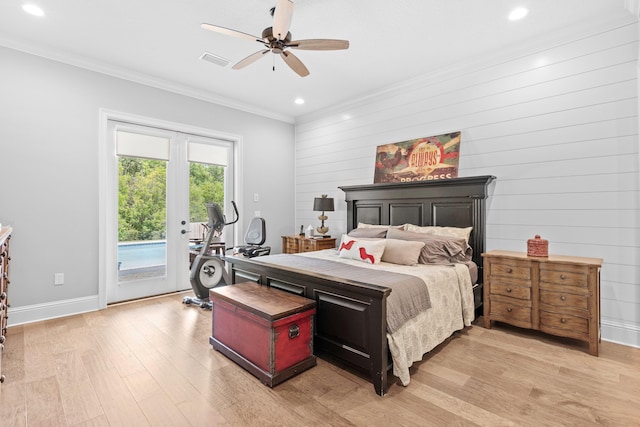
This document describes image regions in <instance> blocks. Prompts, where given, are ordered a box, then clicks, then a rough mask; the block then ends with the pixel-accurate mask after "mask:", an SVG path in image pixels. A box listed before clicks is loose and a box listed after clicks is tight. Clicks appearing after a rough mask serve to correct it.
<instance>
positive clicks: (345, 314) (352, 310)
mask: <svg viewBox="0 0 640 427" xmlns="http://www.w3.org/2000/svg"><path fill="white" fill-rule="evenodd" d="M225 260H226V261H227V262H229V263H230V264H231V277H232V282H233V283H239V282H246V281H253V282H257V283H260V284H263V285H266V286H270V287H273V288H277V289H281V290H284V291H287V292H291V293H294V294H297V295H301V296H304V297H306V298H310V299H313V300H315V301H316V304H317V305H316V309H317V312H316V316H315V319H314V321H315V325H314V344H313V345H314V349H315V350H316V351H317V353H319V354H326V355H329V356H330V357H333V358H337V359H339V360H341V361H344V362H346V363H347V364H348V365H351V366H354V367H356V368H359V369H360V370H364V371H365V372H366V373H367V374H368V375H369V377H370V378H371V382H372V383H373V386H374V388H375V391H376V393H377V394H378V395H380V396H383V395H384V394H385V393H386V392H387V388H388V375H389V369H390V367H391V364H390V360H389V349H388V344H387V336H386V329H387V328H386V318H387V305H386V303H387V297H388V296H389V294H390V292H391V290H390V289H389V288H385V287H381V286H375V285H368V284H365V283H360V282H354V281H347V280H345V281H341V280H332V279H329V278H327V277H323V276H320V275H315V274H310V273H308V272H303V271H300V270H296V269H289V268H286V267H280V266H270V265H266V264H261V263H260V262H258V261H255V260H250V259H246V258H244V257H235V256H229V257H226V258H225Z"/></svg>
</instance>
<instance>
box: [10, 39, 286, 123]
mask: <svg viewBox="0 0 640 427" xmlns="http://www.w3.org/2000/svg"><path fill="white" fill-rule="evenodd" d="M0 46H4V47H6V48H9V49H13V50H17V51H20V52H24V53H28V54H30V55H35V56H39V57H41V58H45V59H49V60H51V61H56V62H61V63H64V64H67V65H72V66H74V67H78V68H83V69H85V70H89V71H93V72H96V73H100V74H105V75H108V76H111V77H116V78H119V79H122V80H127V81H130V82H133V83H138V84H142V85H145V86H150V87H153V88H156V89H161V90H164V91H167V92H172V93H175V94H178V95H183V96H187V97H190V98H194V99H199V100H201V101H205V102H209V103H212V104H216V105H220V106H223V107H228V108H232V109H234V110H239V111H243V112H245V113H251V114H256V115H259V116H263V117H267V118H269V119H274V120H278V121H281V122H286V123H295V119H294V117H292V116H287V115H282V114H275V113H273V112H272V111H268V110H263V109H260V108H256V107H255V106H252V105H249V104H244V103H240V102H238V101H235V100H233V99H230V98H226V97H223V96H220V95H217V94H215V93H213V92H206V91H202V90H200V89H195V88H193V87H190V86H187V85H183V84H180V83H176V82H172V81H169V80H165V79H161V78H158V77H156V76H152V75H148V74H144V73H138V72H134V71H131V70H128V69H125V68H121V67H114V66H113V65H110V64H106V63H104V62H100V61H92V60H89V59H87V58H85V57H81V56H78V55H73V54H70V53H67V52H62V51H58V50H55V49H44V48H42V47H40V46H36V45H34V44H29V43H24V42H20V41H16V40H13V39H10V38H6V37H2V36H0Z"/></svg>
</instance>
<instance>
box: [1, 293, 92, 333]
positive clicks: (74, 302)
mask: <svg viewBox="0 0 640 427" xmlns="http://www.w3.org/2000/svg"><path fill="white" fill-rule="evenodd" d="M99 308H100V307H99V304H98V295H92V296H89V297H82V298H73V299H68V300H62V301H54V302H48V303H44V304H33V305H26V306H23V307H11V308H9V311H8V314H9V318H8V319H7V325H8V326H9V327H11V326H16V325H22V324H25V323H33V322H38V321H41V320H47V319H55V318H57V317H65V316H71V315H73V314H80V313H86V312H89V311H96V310H98V309H99Z"/></svg>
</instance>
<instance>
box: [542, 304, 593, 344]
mask: <svg viewBox="0 0 640 427" xmlns="http://www.w3.org/2000/svg"><path fill="white" fill-rule="evenodd" d="M540 330H541V331H543V332H550V333H553V334H556V335H564V336H568V337H575V338H580V337H581V336H584V335H588V334H589V319H587V318H586V317H581V316H574V315H571V314H566V313H556V312H551V311H546V310H540ZM560 332H561V333H560Z"/></svg>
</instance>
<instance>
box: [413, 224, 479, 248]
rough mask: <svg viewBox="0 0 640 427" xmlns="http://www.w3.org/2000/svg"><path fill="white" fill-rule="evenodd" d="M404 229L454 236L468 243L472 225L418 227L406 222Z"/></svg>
mask: <svg viewBox="0 0 640 427" xmlns="http://www.w3.org/2000/svg"><path fill="white" fill-rule="evenodd" d="M405 230H406V231H411V232H413V233H424V234H433V235H435V236H447V237H456V238H458V239H464V241H465V242H467V244H469V236H470V235H471V230H473V227H464V228H463V227H438V226H427V227H419V226H417V225H413V224H406V227H405Z"/></svg>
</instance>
